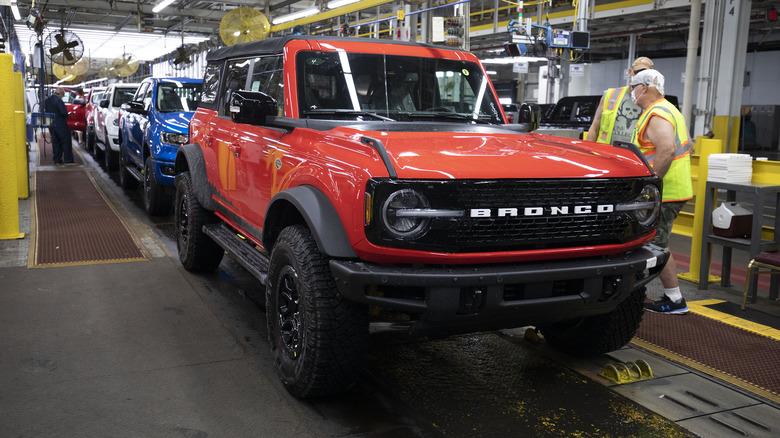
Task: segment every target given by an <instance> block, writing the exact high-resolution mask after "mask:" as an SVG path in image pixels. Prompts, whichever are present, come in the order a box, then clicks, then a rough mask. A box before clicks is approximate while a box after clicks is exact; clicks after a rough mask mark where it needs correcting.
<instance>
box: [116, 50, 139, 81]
mask: <svg viewBox="0 0 780 438" xmlns="http://www.w3.org/2000/svg"><path fill="white" fill-rule="evenodd" d="M111 66H112V67H113V69H114V72H115V73H116V75H117V76H121V77H127V76H130V75H132V74H133V73H135V72H136V71H137V70H138V60H137V59H135V58H133V55H132V54H127V53H124V54H122V57H121V58H117V59H115V60H114V62H112V63H111Z"/></svg>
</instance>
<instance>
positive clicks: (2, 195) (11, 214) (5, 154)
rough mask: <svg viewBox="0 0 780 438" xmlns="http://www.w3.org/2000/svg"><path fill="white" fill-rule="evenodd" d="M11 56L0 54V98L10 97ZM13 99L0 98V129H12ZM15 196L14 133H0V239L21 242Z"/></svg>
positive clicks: (11, 83)
mask: <svg viewBox="0 0 780 438" xmlns="http://www.w3.org/2000/svg"><path fill="white" fill-rule="evenodd" d="M13 86H14V61H13V55H9V54H7V53H0V96H12V95H13ZM15 117H16V114H15V111H14V102H13V99H0V126H6V127H7V126H14V119H15ZM22 237H24V234H23V233H20V232H19V196H18V195H17V190H16V130H15V129H4V130H3V131H2V132H0V239H21V238H22Z"/></svg>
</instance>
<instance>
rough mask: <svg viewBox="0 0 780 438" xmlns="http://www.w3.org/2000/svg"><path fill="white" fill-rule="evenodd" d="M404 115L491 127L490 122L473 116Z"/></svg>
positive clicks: (456, 114)
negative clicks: (481, 124)
mask: <svg viewBox="0 0 780 438" xmlns="http://www.w3.org/2000/svg"><path fill="white" fill-rule="evenodd" d="M402 114H404V115H407V116H409V117H421V118H427V119H448V120H458V121H463V122H474V123H483V124H486V125H490V124H491V123H490V121H489V120H484V119H481V118H477V119H475V118H474V117H473V116H471V115H466V114H459V113H450V112H439V113H429V112H413V113H402Z"/></svg>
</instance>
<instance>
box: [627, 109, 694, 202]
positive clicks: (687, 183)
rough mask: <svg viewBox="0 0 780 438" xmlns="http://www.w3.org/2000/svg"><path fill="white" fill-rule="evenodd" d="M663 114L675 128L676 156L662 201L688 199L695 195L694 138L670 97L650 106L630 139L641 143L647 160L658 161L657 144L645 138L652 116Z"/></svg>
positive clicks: (667, 177)
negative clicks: (692, 161)
mask: <svg viewBox="0 0 780 438" xmlns="http://www.w3.org/2000/svg"><path fill="white" fill-rule="evenodd" d="M656 116H657V117H661V118H662V119H664V120H666V121H667V122H669V123H671V124H672V126H673V127H674V141H675V148H674V158H673V161H672V165H671V166H670V167H669V171H668V172H666V175H664V188H663V196H662V198H661V199H662V201H663V202H671V201H685V200H688V199H691V198H693V183H692V182H691V138H690V136H689V135H688V129H687V128H686V125H685V118H684V117H683V115H682V114H681V113H680V111H679V110H678V109H677V108H676V107H675V106H674V105H672V104H671V103H669V101H668V100H666V99H664V98H661V99H659V100H658V101H656V102H655V103H653V104H652V105H650V106H649V107H648V108H647V109H646V110H645V111H644V112H643V113H642V115H641V116H639V121H637V124H636V129H635V130H634V136H633V138H632V139H631V142H632V143H634V144H635V145H637V146H639V149H640V150H641V151H642V154H643V155H644V156H645V158H646V159H647V162H648V163H650V165H651V166H652V165H653V163H654V162H655V152H656V149H655V145H654V144H652V143H650V142H649V141H645V140H643V138H644V134H645V129H647V125H648V123H649V122H650V119H651V118H652V117H656Z"/></svg>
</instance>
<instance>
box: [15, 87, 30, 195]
mask: <svg viewBox="0 0 780 438" xmlns="http://www.w3.org/2000/svg"><path fill="white" fill-rule="evenodd" d="M14 106H15V110H16V111H15V112H16V190H17V192H18V194H19V199H27V198H28V197H30V183H29V181H30V178H29V174H28V173H27V169H28V166H27V134H26V132H25V128H26V127H27V117H26V114H25V113H24V82H22V72H14Z"/></svg>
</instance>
